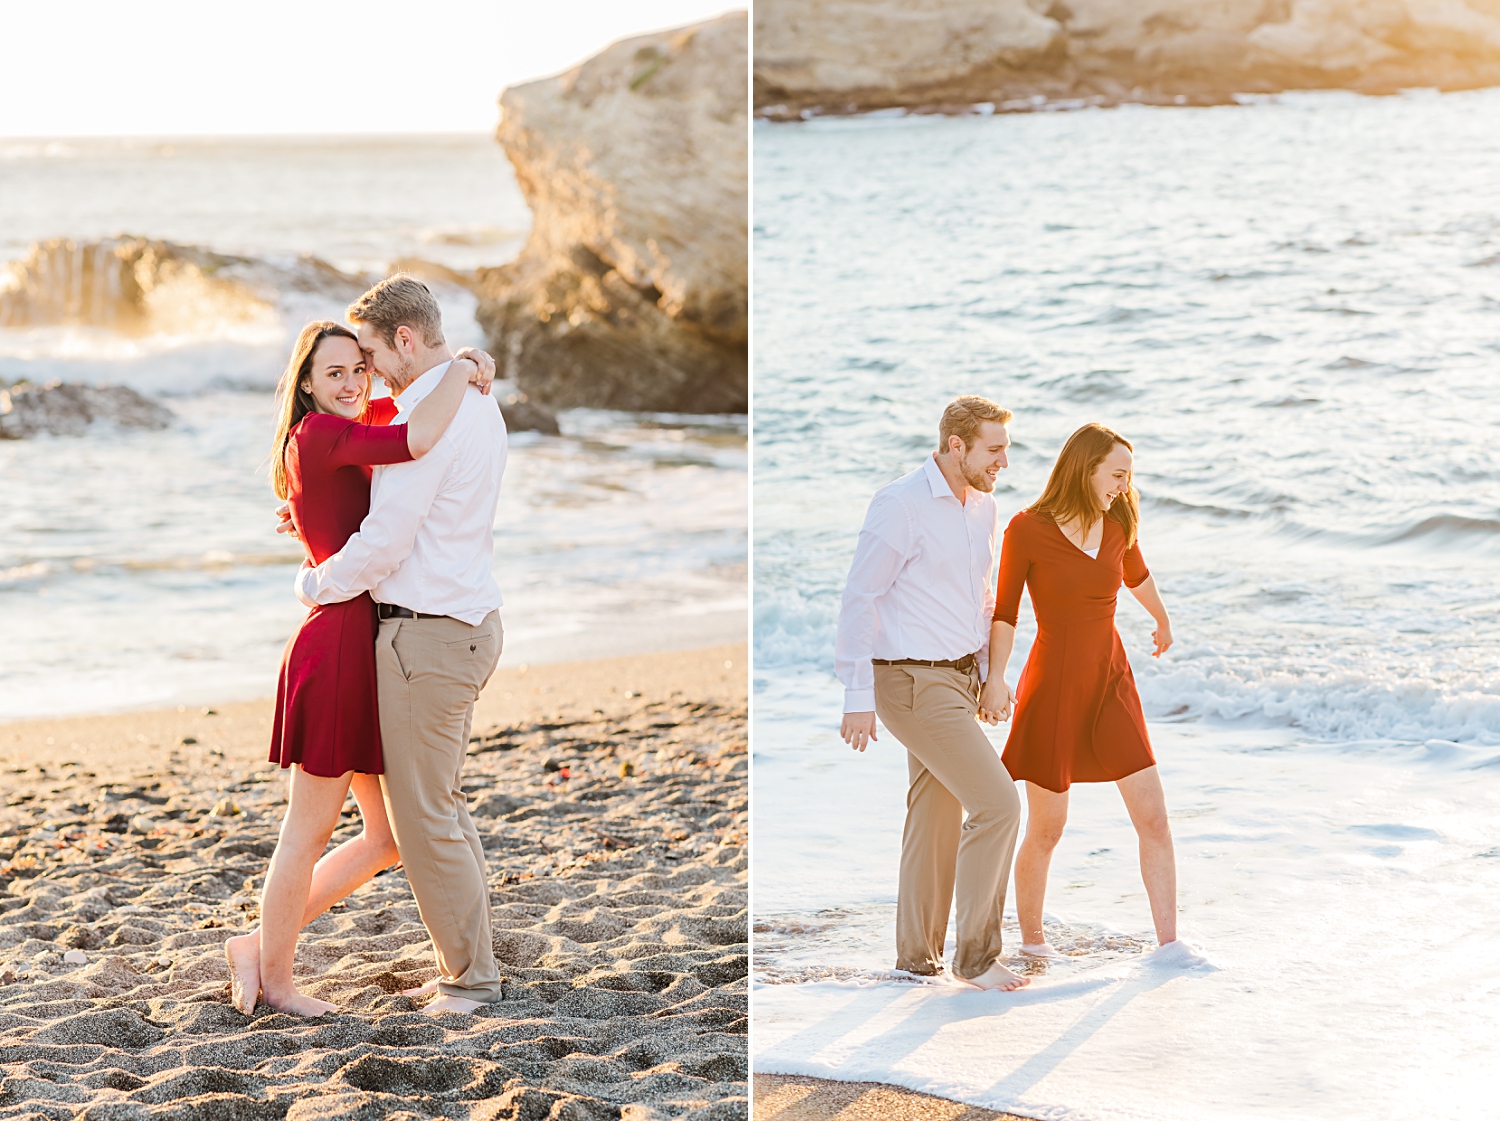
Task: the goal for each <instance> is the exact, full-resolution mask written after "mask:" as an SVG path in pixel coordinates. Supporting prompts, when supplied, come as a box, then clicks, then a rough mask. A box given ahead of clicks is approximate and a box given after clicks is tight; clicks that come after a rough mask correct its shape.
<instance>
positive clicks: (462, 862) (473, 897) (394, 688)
mask: <svg viewBox="0 0 1500 1121" xmlns="http://www.w3.org/2000/svg"><path fill="white" fill-rule="evenodd" d="M502 637H503V636H502V632H501V628H500V613H499V612H498V611H492V612H490V614H489V615H488V616H486V617H485V619H484V621H483V622H482V623H480V624H479V625H478V626H477V627H471V626H469V625H468V624H467V623H463V622H460V621H459V620H457V619H450V618H447V617H444V618H441V619H384V620H382V621H381V623H380V634H379V636H378V637H377V638H376V640H375V666H376V676H377V683H378V686H379V690H380V738H381V740H382V741H383V742H384V748H385V774H384V775H382V776H381V780H380V785H381V788H382V789H383V790H384V792H385V808H386V813H387V814H389V815H390V819H391V831H392V833H394V834H395V837H396V847H397V848H399V849H400V850H401V863H402V864H403V865H405V867H406V878H407V879H408V880H409V881H410V882H411V890H412V893H413V894H414V895H415V896H416V897H417V910H418V912H419V913H420V914H421V916H422V922H423V924H424V925H425V926H426V927H427V932H428V934H430V935H431V936H432V944H433V946H434V947H436V949H437V963H438V971H439V973H440V974H441V976H440V977H439V983H438V988H439V989H440V990H441V991H442V992H443V993H445V994H447V995H449V996H461V997H467V998H468V999H469V1000H478V1001H484V1002H490V1001H496V1000H499V999H500V971H499V970H498V969H497V968H496V966H495V949H494V944H493V941H492V940H491V936H490V891H489V884H488V877H487V875H486V869H485V861H484V846H483V845H481V844H480V843H479V834H478V832H477V831H476V830H475V829H474V822H473V821H471V820H470V818H469V810H468V803H467V801H466V799H465V798H464V792H463V789H462V781H461V776H462V771H463V765H464V759H465V757H466V756H467V754H468V748H469V725H470V722H471V721H472V720H473V716H474V701H475V700H476V699H477V698H478V696H479V690H480V689H482V688H483V687H484V684H485V682H487V681H488V680H489V679H490V674H492V673H493V672H494V671H495V665H496V663H498V662H499V661H500V644H501V640H502Z"/></svg>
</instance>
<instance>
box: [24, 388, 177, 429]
mask: <svg viewBox="0 0 1500 1121" xmlns="http://www.w3.org/2000/svg"><path fill="white" fill-rule="evenodd" d="M99 422H103V423H109V424H114V425H117V426H118V427H120V428H152V429H161V428H166V427H167V426H168V425H170V424H171V423H172V411H171V410H170V409H168V408H166V407H165V406H164V405H159V404H157V403H156V402H155V401H152V400H151V399H150V398H148V397H142V396H141V395H140V394H139V393H137V392H136V391H135V390H133V389H130V388H129V387H127V386H123V385H69V384H64V383H62V382H49V383H48V384H46V385H27V384H21V385H14V386H11V388H9V389H0V439H4V440H20V439H23V438H25V437H27V436H38V435H42V434H44V433H45V434H48V435H52V436H81V435H83V433H84V432H85V431H86V430H87V429H88V427H89V426H90V425H91V424H95V423H99Z"/></svg>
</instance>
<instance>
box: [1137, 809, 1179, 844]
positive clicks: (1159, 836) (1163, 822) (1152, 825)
mask: <svg viewBox="0 0 1500 1121" xmlns="http://www.w3.org/2000/svg"><path fill="white" fill-rule="evenodd" d="M1135 831H1136V833H1138V834H1139V835H1140V838H1141V840H1143V841H1154V842H1156V843H1157V844H1165V845H1170V844H1171V843H1172V823H1171V821H1169V820H1168V818H1167V813H1166V811H1165V810H1161V811H1160V812H1154V811H1153V812H1149V813H1144V814H1140V815H1139V816H1137V818H1136V821H1135Z"/></svg>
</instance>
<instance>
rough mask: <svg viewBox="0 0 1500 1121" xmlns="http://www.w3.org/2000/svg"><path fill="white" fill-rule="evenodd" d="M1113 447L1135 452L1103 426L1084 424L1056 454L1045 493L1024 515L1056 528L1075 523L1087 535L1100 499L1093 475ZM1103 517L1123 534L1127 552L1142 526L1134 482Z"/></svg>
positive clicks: (1130, 446) (1110, 505)
mask: <svg viewBox="0 0 1500 1121" xmlns="http://www.w3.org/2000/svg"><path fill="white" fill-rule="evenodd" d="M1116 444H1123V445H1125V447H1126V448H1128V449H1130V450H1131V451H1135V445H1134V444H1132V443H1131V442H1130V441H1129V440H1127V439H1125V437H1124V436H1121V435H1120V434H1119V433H1118V432H1112V431H1110V430H1109V429H1108V428H1105V427H1104V425H1102V424H1097V423H1092V422H1091V423H1089V424H1085V425H1084V426H1083V427H1082V428H1080V429H1079V430H1078V431H1077V432H1075V433H1073V435H1071V436H1069V437H1068V442H1067V443H1066V444H1064V445H1063V449H1062V451H1060V452H1058V453H1057V462H1056V463H1054V464H1053V465H1052V474H1051V475H1050V476H1049V477H1048V479H1047V489H1046V490H1044V491H1042V496H1041V497H1040V498H1038V499H1037V500H1036V501H1035V502H1033V503H1032V504H1031V505H1030V506H1028V507H1026V511H1027V513H1031V514H1035V515H1037V517H1040V518H1046V519H1047V520H1048V521H1050V522H1054V523H1056V524H1057V525H1059V526H1062V525H1066V524H1067V523H1068V522H1072V521H1076V522H1078V523H1079V524H1080V525H1081V526H1082V527H1083V532H1084V534H1085V535H1087V533H1088V531H1089V530H1091V529H1093V528H1094V523H1095V522H1096V521H1098V520H1099V518H1100V510H1099V498H1098V495H1097V494H1095V492H1094V487H1093V483H1092V479H1093V477H1094V472H1095V471H1097V470H1098V469H1099V464H1101V463H1103V462H1104V460H1105V459H1106V458H1107V457H1108V455H1109V453H1110V452H1112V451H1114V450H1115V445H1116ZM1106 513H1107V515H1108V516H1109V517H1111V518H1114V520H1115V521H1117V522H1119V523H1120V525H1121V527H1122V528H1123V529H1124V530H1125V547H1126V548H1127V549H1128V548H1130V546H1132V545H1134V544H1135V534H1136V529H1137V528H1138V527H1139V526H1140V523H1141V495H1140V492H1139V491H1137V490H1136V489H1135V482H1134V480H1132V481H1131V484H1130V487H1129V489H1127V490H1126V491H1125V493H1124V494H1122V495H1120V496H1119V497H1118V498H1116V499H1115V500H1114V501H1113V502H1111V503H1110V504H1109V510H1108V511H1106Z"/></svg>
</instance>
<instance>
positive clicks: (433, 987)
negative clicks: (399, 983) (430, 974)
mask: <svg viewBox="0 0 1500 1121" xmlns="http://www.w3.org/2000/svg"><path fill="white" fill-rule="evenodd" d="M439 980H441V978H438V977H434V978H433V979H432V980H431V981H424V982H422V984H420V985H418V986H417V987H416V988H414V989H402V990H401V995H402V996H421V995H422V994H423V993H435V992H437V991H438V981H439Z"/></svg>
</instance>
